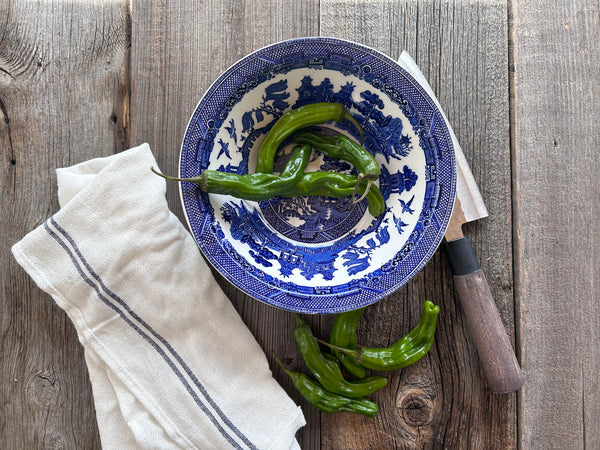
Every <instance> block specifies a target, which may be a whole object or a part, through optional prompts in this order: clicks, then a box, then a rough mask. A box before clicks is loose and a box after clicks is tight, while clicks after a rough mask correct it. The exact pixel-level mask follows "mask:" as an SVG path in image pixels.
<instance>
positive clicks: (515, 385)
mask: <svg viewBox="0 0 600 450" xmlns="http://www.w3.org/2000/svg"><path fill="white" fill-rule="evenodd" d="M398 63H399V64H400V66H402V67H403V68H404V69H405V70H406V71H408V72H409V73H410V74H411V75H412V76H413V77H414V78H415V79H416V80H417V81H418V82H419V83H420V84H421V85H422V86H423V88H424V89H425V90H426V91H427V92H428V94H429V95H430V96H431V98H432V99H433V100H434V101H435V103H436V106H437V107H438V108H439V110H440V111H441V112H442V116H443V117H444V120H446V124H447V125H448V129H449V131H450V136H451V138H452V143H453V145H454V153H455V157H456V172H457V179H456V198H455V200H454V208H453V210H452V216H451V218H450V223H449V224H448V227H447V228H446V233H445V236H444V238H445V241H446V242H445V245H444V247H445V250H446V255H447V258H448V261H449V263H450V268H451V270H452V274H453V278H454V287H455V289H456V291H457V293H458V297H459V298H460V301H461V305H462V309H463V313H464V315H465V319H466V322H467V327H468V329H469V333H470V335H471V338H472V339H473V342H474V343H475V347H476V348H477V353H478V355H479V361H480V363H481V366H482V367H483V371H484V373H485V376H486V378H487V380H488V385H489V387H490V389H491V390H492V391H493V392H495V393H497V394H504V393H509V392H514V391H517V390H519V389H520V388H521V387H522V386H523V384H524V378H523V374H522V372H521V367H520V366H519V362H518V361H517V358H516V355H515V352H514V350H513V348H512V345H511V343H510V339H509V338H508V334H507V333H506V329H505V328H504V325H503V323H502V319H501V317H500V313H499V312H498V308H497V306H496V302H495V301H494V297H493V296H492V292H491V290H490V287H489V285H488V282H487V279H486V278H485V274H484V273H483V271H482V270H481V267H480V265H479V262H478V261H477V257H476V255H475V252H474V251H473V247H472V246H471V241H470V240H469V238H468V237H467V236H464V235H463V232H462V225H463V224H465V223H467V222H471V221H473V220H478V219H482V218H484V217H487V215H488V211H487V209H486V207H485V203H484V202H483V198H482V196H481V193H480V192H479V188H478V187H477V183H476V182H475V178H474V177H473V174H472V172H471V168H470V167H469V164H468V162H467V160H466V158H465V156H464V154H463V151H462V149H461V148H460V145H459V143H458V140H457V139H456V136H455V135H454V131H453V130H452V127H450V124H449V122H448V120H447V119H446V116H445V115H444V113H443V110H442V108H441V106H440V104H439V102H438V101H437V98H436V96H435V94H434V92H433V89H431V86H429V83H428V82H427V80H426V79H425V77H424V75H423V74H422V73H421V71H420V69H419V67H418V66H417V64H416V63H415V62H414V60H413V59H412V58H411V57H410V56H409V55H408V53H407V52H406V51H404V52H402V55H400V59H399V60H398Z"/></svg>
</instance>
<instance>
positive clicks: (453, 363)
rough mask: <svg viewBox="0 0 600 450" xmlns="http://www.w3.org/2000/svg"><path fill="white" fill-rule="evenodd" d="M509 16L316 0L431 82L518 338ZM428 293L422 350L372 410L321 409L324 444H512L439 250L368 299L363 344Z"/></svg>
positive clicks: (511, 425)
mask: <svg viewBox="0 0 600 450" xmlns="http://www.w3.org/2000/svg"><path fill="white" fill-rule="evenodd" d="M506 20H507V5H506V2H503V1H489V2H476V3H471V4H465V3H460V2H458V3H450V2H444V1H426V2H422V1H419V2H417V1H380V2H361V1H323V2H322V3H321V34H323V35H331V36H337V37H341V38H347V39H351V40H354V41H358V42H362V43H364V44H366V45H369V46H371V47H373V48H375V49H377V50H379V51H381V52H383V53H385V54H387V55H389V56H390V57H392V58H394V59H397V58H398V57H399V56H400V53H401V52H402V50H407V51H408V52H409V53H410V54H411V56H412V57H413V58H414V59H415V61H416V62H417V64H418V65H419V66H420V68H421V70H422V71H423V73H424V75H425V77H426V78H427V79H428V80H429V82H430V84H431V86H432V88H433V90H434V92H436V93H437V95H438V98H439V100H440V102H441V104H442V107H444V109H445V111H446V113H447V115H448V117H449V120H450V122H451V124H452V126H453V128H454V130H455V132H456V134H457V137H458V140H459V142H460V143H461V146H462V148H463V151H464V153H465V156H466V158H467V160H468V161H469V162H470V164H471V166H472V170H473V173H474V176H475V179H476V180H477V182H478V184H479V187H480V189H481V192H482V195H483V198H484V200H485V201H486V205H487V207H488V209H489V211H490V217H489V218H487V219H485V220H482V221H480V222H477V223H473V224H468V225H466V226H465V227H464V231H465V234H466V235H468V236H469V237H470V239H471V240H472V242H473V246H474V248H475V253H476V254H477V255H478V257H479V259H480V261H481V265H482V268H483V270H484V272H485V273H486V276H487V278H488V280H489V282H490V287H491V290H492V293H493V295H494V298H495V300H496V302H497V304H498V309H499V310H500V313H501V316H502V319H503V323H504V325H505V327H506V328H507V329H508V331H509V333H510V335H511V337H512V338H513V339H514V299H513V291H512V252H511V243H512V234H511V214H510V207H511V170H510V153H509V103H508V77H507V72H508V68H507V64H508V62H507V58H506V51H507V31H506ZM365 23H369V24H372V26H368V27H366V26H364V24H365ZM425 299H429V300H432V301H434V302H437V303H439V304H440V308H441V312H440V318H439V328H438V333H437V338H436V345H435V346H434V348H433V349H432V351H431V353H430V355H429V356H428V357H427V359H426V361H423V362H420V363H419V365H417V366H416V367H412V368H409V369H408V370H405V371H402V372H399V373H394V374H393V375H392V379H391V382H390V384H391V386H389V388H388V389H386V390H382V391H380V392H378V393H377V394H376V397H377V399H378V401H379V402H380V404H381V407H382V410H383V412H382V419H381V420H380V421H364V422H360V421H357V420H356V419H354V418H349V417H345V416H341V415H337V416H327V417H324V418H323V419H322V420H323V423H324V426H322V435H323V441H324V442H327V443H329V444H330V445H329V447H332V448H344V447H345V448H370V445H371V443H372V442H373V441H374V440H375V442H380V443H381V446H382V447H383V448H393V447H400V448H422V447H426V448H428V447H442V446H443V447H447V448H490V447H494V448H496V447H498V443H499V442H501V443H502V444H501V447H502V448H514V447H516V446H517V404H516V394H509V395H505V396H500V395H495V394H492V393H491V392H490V391H489V389H488V387H487V385H486V381H485V377H484V375H483V373H482V371H481V368H480V365H479V362H478V359H477V354H476V350H475V348H474V346H473V343H472V341H471V339H470V337H469V335H468V332H467V330H466V326H465V323H464V318H463V315H462V311H461V308H460V303H459V302H458V299H457V297H456V295H455V293H454V287H453V284H452V277H451V275H450V273H449V270H448V267H447V262H446V260H445V256H444V255H443V254H442V253H439V252H438V253H437V254H436V255H435V256H434V257H433V258H432V260H431V261H430V262H429V263H428V264H427V266H426V267H425V269H424V270H423V271H422V272H421V273H420V274H419V275H418V276H417V277H416V278H415V279H414V280H413V281H411V282H410V283H409V284H408V286H406V288H404V289H402V290H401V291H400V292H398V293H396V294H394V295H392V296H390V297H389V298H387V299H386V300H384V301H382V302H380V303H379V304H378V305H376V306H374V307H373V308H372V309H371V310H370V311H369V312H370V314H368V315H366V320H365V323H364V324H363V325H364V328H363V329H364V335H363V336H364V339H365V340H366V341H367V342H369V345H371V343H372V342H373V341H379V342H375V344H383V345H388V344H389V343H391V342H393V340H394V339H397V338H399V337H400V336H401V335H402V333H403V332H405V331H407V330H408V329H409V327H410V326H409V324H410V323H414V321H415V320H416V316H417V315H418V312H419V310H420V307H421V305H422V302H423V301H424V300H425ZM369 330H370V332H369ZM375 330H376V331H375ZM381 334H382V335H383V336H379V337H378V335H381ZM384 336H385V337H387V339H383V337H384ZM407 398H408V399H412V400H409V401H407V400H406V399H407ZM407 405H413V406H412V407H411V406H407ZM411 408H412V409H411ZM421 410H423V413H422V414H423V415H422V416H418V417H425V418H426V419H425V420H424V421H423V423H419V422H418V421H416V422H414V423H413V422H411V419H410V416H408V419H407V416H406V414H405V413H406V411H413V412H414V411H421ZM466 422H468V423H469V426H468V429H465V427H464V424H465V423H466Z"/></svg>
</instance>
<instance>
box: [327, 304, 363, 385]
mask: <svg viewBox="0 0 600 450" xmlns="http://www.w3.org/2000/svg"><path fill="white" fill-rule="evenodd" d="M366 309H367V308H366V307H364V308H359V309H355V310H352V311H346V312H343V313H340V314H337V315H336V316H335V321H334V322H333V328H332V329H331V334H330V336H329V343H330V344H333V345H336V346H338V347H344V348H350V349H354V348H356V327H357V325H358V321H359V320H360V318H361V317H362V315H363V313H364V312H365V310H366ZM333 354H334V355H335V356H336V357H337V358H338V359H339V360H340V362H341V363H342V365H343V366H344V367H345V368H346V370H347V371H348V372H350V373H351V374H352V375H354V376H355V377H358V378H364V377H365V376H366V372H367V371H366V369H365V368H364V367H363V366H361V365H360V364H358V363H356V362H355V361H354V359H352V358H351V357H350V356H348V355H346V354H345V353H342V352H340V351H339V350H334V351H333Z"/></svg>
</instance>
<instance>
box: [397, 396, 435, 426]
mask: <svg viewBox="0 0 600 450" xmlns="http://www.w3.org/2000/svg"><path fill="white" fill-rule="evenodd" d="M397 404H398V413H399V414H400V417H402V419H403V420H404V422H406V424H407V425H409V426H411V427H422V426H425V425H429V424H430V423H431V421H432V419H433V405H432V402H431V398H430V397H429V395H427V393H425V392H424V391H422V390H421V389H410V390H408V391H405V392H403V393H402V394H401V396H399V397H398V401H397Z"/></svg>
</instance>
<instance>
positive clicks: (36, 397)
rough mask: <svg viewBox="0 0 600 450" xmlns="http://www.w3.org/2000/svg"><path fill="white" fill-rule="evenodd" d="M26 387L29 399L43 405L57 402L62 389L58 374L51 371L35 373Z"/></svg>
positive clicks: (47, 405) (46, 405)
mask: <svg viewBox="0 0 600 450" xmlns="http://www.w3.org/2000/svg"><path fill="white" fill-rule="evenodd" d="M25 389H26V392H27V397H28V399H29V401H30V402H31V403H33V404H36V405H39V406H42V407H49V406H50V405H52V404H53V403H55V402H56V400H57V397H58V395H59V391H60V387H59V383H58V380H57V378H56V375H55V374H54V373H52V372H49V371H43V372H39V373H37V374H35V375H34V376H33V378H31V379H30V380H29V381H28V382H27V386H26V388H25Z"/></svg>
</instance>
